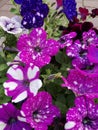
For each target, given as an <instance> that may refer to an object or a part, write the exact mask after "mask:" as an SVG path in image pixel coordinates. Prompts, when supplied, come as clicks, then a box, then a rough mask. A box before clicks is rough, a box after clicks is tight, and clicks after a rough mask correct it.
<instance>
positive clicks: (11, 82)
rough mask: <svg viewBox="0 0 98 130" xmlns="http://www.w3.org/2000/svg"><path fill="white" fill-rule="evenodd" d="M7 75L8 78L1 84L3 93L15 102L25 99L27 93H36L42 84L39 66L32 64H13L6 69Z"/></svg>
mask: <svg viewBox="0 0 98 130" xmlns="http://www.w3.org/2000/svg"><path fill="white" fill-rule="evenodd" d="M7 77H8V80H7V81H6V82H4V84H3V86H4V89H5V94H6V95H7V96H11V97H12V102H15V103H17V102H20V101H22V100H24V99H26V98H27V97H28V95H29V93H32V94H34V95H36V94H37V92H38V90H39V89H40V87H41V86H42V82H41V80H40V79H39V68H38V67H37V66H34V65H32V66H29V65H27V66H19V65H13V66H11V67H10V68H9V69H8V71H7Z"/></svg>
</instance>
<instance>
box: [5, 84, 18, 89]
mask: <svg viewBox="0 0 98 130" xmlns="http://www.w3.org/2000/svg"><path fill="white" fill-rule="evenodd" d="M3 86H4V88H9V90H14V89H16V87H17V83H15V82H5V83H4V84H3Z"/></svg>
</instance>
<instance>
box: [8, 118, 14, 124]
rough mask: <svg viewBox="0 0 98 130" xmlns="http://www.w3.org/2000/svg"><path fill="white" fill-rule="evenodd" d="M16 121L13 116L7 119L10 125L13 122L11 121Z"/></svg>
mask: <svg viewBox="0 0 98 130" xmlns="http://www.w3.org/2000/svg"><path fill="white" fill-rule="evenodd" d="M15 122H16V119H15V118H13V117H11V118H10V119H9V120H8V124H9V125H10V124H13V123H15Z"/></svg>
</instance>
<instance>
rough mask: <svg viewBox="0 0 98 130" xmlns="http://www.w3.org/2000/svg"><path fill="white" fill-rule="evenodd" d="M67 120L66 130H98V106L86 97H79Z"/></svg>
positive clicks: (68, 113) (69, 111)
mask: <svg viewBox="0 0 98 130" xmlns="http://www.w3.org/2000/svg"><path fill="white" fill-rule="evenodd" d="M66 120H67V123H66V124H65V130H98V104H95V103H94V101H93V99H89V98H87V97H85V96H80V97H77V98H76V99H75V106H74V107H73V108H70V109H69V110H68V112H67V114H66Z"/></svg>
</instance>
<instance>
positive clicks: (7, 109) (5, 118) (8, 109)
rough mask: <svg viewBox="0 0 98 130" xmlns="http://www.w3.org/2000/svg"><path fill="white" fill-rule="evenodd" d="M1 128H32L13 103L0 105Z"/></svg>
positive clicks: (11, 129) (1, 129) (27, 129)
mask: <svg viewBox="0 0 98 130" xmlns="http://www.w3.org/2000/svg"><path fill="white" fill-rule="evenodd" d="M0 130H32V129H31V127H30V125H29V124H27V123H26V119H25V118H24V117H23V116H21V113H20V111H19V110H17V109H16V108H15V107H14V105H13V104H11V103H6V104H2V105H0Z"/></svg>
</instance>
